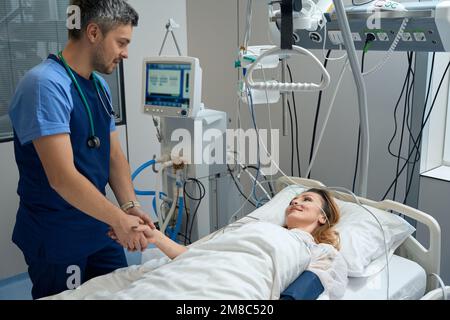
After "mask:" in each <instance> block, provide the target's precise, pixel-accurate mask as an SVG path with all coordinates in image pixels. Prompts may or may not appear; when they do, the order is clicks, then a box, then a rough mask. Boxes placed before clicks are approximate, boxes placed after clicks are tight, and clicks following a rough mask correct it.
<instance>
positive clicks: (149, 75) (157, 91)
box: [145, 63, 191, 109]
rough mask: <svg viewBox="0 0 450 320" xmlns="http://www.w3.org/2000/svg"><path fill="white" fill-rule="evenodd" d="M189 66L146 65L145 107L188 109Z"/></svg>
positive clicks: (181, 64)
mask: <svg viewBox="0 0 450 320" xmlns="http://www.w3.org/2000/svg"><path fill="white" fill-rule="evenodd" d="M190 73H191V65H190V64H185V63H179V64H175V63H170V64H169V63H147V70H146V88H147V90H146V95H145V105H147V106H158V107H177V108H182V109H187V108H189V94H190V87H189V81H190Z"/></svg>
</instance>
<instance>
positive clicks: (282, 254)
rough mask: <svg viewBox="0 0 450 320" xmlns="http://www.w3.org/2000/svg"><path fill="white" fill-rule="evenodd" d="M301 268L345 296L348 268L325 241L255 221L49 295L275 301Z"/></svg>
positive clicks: (334, 293)
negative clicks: (173, 256) (170, 254)
mask: <svg viewBox="0 0 450 320" xmlns="http://www.w3.org/2000/svg"><path fill="white" fill-rule="evenodd" d="M304 270H311V271H313V272H314V273H316V274H317V275H318V276H319V278H320V280H321V282H322V284H323V286H324V288H325V293H326V294H327V295H328V296H329V297H330V298H331V299H338V298H340V297H342V296H343V294H344V291H345V287H346V284H347V267H346V263H345V261H344V259H343V258H342V256H341V255H340V254H339V253H338V251H336V249H334V247H332V246H331V245H327V244H316V243H315V242H314V240H313V238H312V236H311V235H310V234H309V233H307V232H304V231H301V230H298V229H292V230H287V229H285V228H283V227H280V226H278V225H275V224H273V223H268V222H262V221H256V222H251V223H247V224H245V225H242V226H240V227H239V228H233V227H229V228H226V229H225V230H224V232H223V233H219V234H218V236H216V237H214V238H212V239H211V240H208V241H205V242H203V243H200V244H198V245H193V246H191V247H190V248H189V250H188V251H186V252H185V253H183V254H181V255H180V256H178V257H177V258H176V259H174V260H172V261H170V260H169V259H168V258H162V259H154V260H150V261H149V262H147V263H145V264H143V265H140V266H131V267H128V268H123V269H119V270H116V271H115V272H113V273H111V274H108V275H104V276H101V277H97V278H95V279H92V280H90V281H88V282H86V283H84V284H83V285H81V286H80V287H78V288H77V289H75V290H70V291H69V290H68V291H65V292H62V293H60V294H58V295H55V296H51V297H48V298H49V299H174V300H175V299H186V300H197V299H202V300H209V299H221V300H236V299H264V300H268V299H278V298H279V296H280V293H281V292H282V291H283V290H284V289H285V288H287V286H288V285H289V284H290V283H292V282H293V281H294V280H295V279H296V278H297V277H298V275H299V274H300V273H301V272H303V271H304Z"/></svg>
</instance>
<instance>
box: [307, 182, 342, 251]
mask: <svg viewBox="0 0 450 320" xmlns="http://www.w3.org/2000/svg"><path fill="white" fill-rule="evenodd" d="M305 192H313V193H316V194H318V195H319V196H320V197H322V199H323V200H324V201H323V202H324V203H323V207H322V209H323V211H324V212H325V215H326V219H327V222H325V223H324V224H323V225H320V226H319V227H317V228H316V229H315V230H314V231H313V232H312V236H313V238H314V240H315V241H316V242H317V243H328V244H331V245H332V246H333V247H335V248H336V249H337V250H339V249H340V238H339V233H338V232H337V231H336V229H335V225H336V224H337V223H338V222H339V219H340V217H341V214H340V211H339V207H338V206H337V204H336V202H335V201H334V197H333V196H332V195H331V193H330V192H328V191H327V190H323V189H317V188H312V189H309V190H307V191H305Z"/></svg>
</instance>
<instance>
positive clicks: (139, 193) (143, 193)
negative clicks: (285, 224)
mask: <svg viewBox="0 0 450 320" xmlns="http://www.w3.org/2000/svg"><path fill="white" fill-rule="evenodd" d="M154 164H156V160H155V159H153V160H150V161H148V162H146V163H144V164H143V165H141V166H140V167H139V168H137V169H136V170H135V171H134V172H133V174H132V175H131V180H132V181H134V179H136V177H137V176H138V175H139V174H140V173H141V172H142V171H144V170H145V169H146V168H148V167H150V166H152V165H154ZM134 192H135V193H136V195H139V196H153V201H152V206H153V211H154V212H155V215H156V216H157V217H158V210H157V208H156V191H142V190H138V189H134ZM162 196H167V195H166V194H165V193H163V192H160V193H159V197H160V198H161V197H162Z"/></svg>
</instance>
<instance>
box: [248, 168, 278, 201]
mask: <svg viewBox="0 0 450 320" xmlns="http://www.w3.org/2000/svg"><path fill="white" fill-rule="evenodd" d="M247 168H248V169H253V170H258V168H257V167H255V166H252V165H248V166H244V168H243V170H245V169H247ZM261 176H262V177H263V178H264V180H265V181H266V183H268V185H269V190H270V193H271V195H272V197H274V196H275V191H274V189H273V185H272V182H271V181H270V180H268V179H267V176H266V175H265V174H261Z"/></svg>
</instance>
